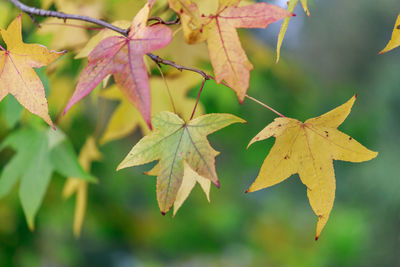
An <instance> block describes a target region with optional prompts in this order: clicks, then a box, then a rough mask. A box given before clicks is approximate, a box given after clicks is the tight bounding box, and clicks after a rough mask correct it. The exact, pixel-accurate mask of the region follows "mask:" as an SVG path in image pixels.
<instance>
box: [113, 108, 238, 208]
mask: <svg viewBox="0 0 400 267" xmlns="http://www.w3.org/2000/svg"><path fill="white" fill-rule="evenodd" d="M152 122H153V125H154V128H155V130H154V131H153V132H152V133H151V134H149V135H147V136H145V137H143V138H142V139H141V140H140V141H139V142H138V143H137V144H136V145H135V146H134V147H133V148H132V150H131V152H129V154H128V155H127V156H126V158H125V159H124V160H123V161H122V162H121V163H120V165H119V166H118V170H121V169H123V168H127V167H133V166H138V165H143V164H146V163H149V162H152V161H155V160H159V164H160V167H159V171H158V177H157V200H158V205H159V207H160V210H161V213H163V214H165V213H166V212H168V211H169V209H170V208H171V206H172V205H173V204H174V203H175V201H176V199H177V194H178V191H179V189H180V188H181V185H182V180H183V176H184V172H185V170H184V165H185V162H186V163H187V164H188V165H189V166H190V167H191V168H192V170H193V171H195V172H196V173H197V174H198V175H200V176H202V177H204V178H206V179H208V180H210V181H211V182H213V183H214V184H215V185H216V186H217V187H219V180H218V176H217V173H216V170H215V156H216V155H218V152H217V151H215V150H214V149H213V148H212V147H211V146H210V144H209V143H208V140H207V135H209V134H211V133H213V132H215V131H217V130H219V129H222V128H224V127H226V126H228V125H230V124H232V123H239V122H241V123H243V122H244V120H242V119H240V118H238V117H235V116H233V115H231V114H208V115H204V116H201V117H198V118H196V119H194V120H191V121H189V122H185V121H183V120H182V119H181V118H179V117H178V116H177V115H176V114H173V113H171V112H168V111H165V112H161V113H159V114H157V115H155V116H154V117H153V120H152Z"/></svg>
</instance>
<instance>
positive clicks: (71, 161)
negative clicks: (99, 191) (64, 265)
mask: <svg viewBox="0 0 400 267" xmlns="http://www.w3.org/2000/svg"><path fill="white" fill-rule="evenodd" d="M5 147H11V148H12V149H13V150H14V151H15V152H16V153H15V156H14V157H13V158H12V159H11V160H10V161H9V162H8V163H7V164H6V165H5V166H4V169H3V170H2V173H1V175H0V198H3V197H4V196H6V195H7V194H8V193H10V191H11V190H12V188H13V187H14V186H15V184H17V183H18V181H19V180H20V183H19V198H20V200H21V204H22V208H23V210H24V213H25V216H26V219H27V222H28V226H29V228H30V229H31V230H33V229H34V218H35V216H36V214H37V212H38V210H39V207H40V205H41V203H42V201H43V198H44V196H45V193H46V190H47V187H48V185H49V183H50V180H51V177H52V173H53V172H55V171H56V172H58V173H60V174H62V175H63V176H66V177H68V176H73V177H78V178H79V179H83V180H86V181H90V182H94V181H95V179H94V178H93V177H92V176H90V175H89V174H88V173H87V172H85V171H84V170H83V169H82V167H81V165H80V164H79V162H78V159H77V157H76V155H75V152H74V150H73V147H72V145H71V143H70V142H69V140H68V139H67V137H66V136H65V134H64V133H63V132H62V131H61V130H59V129H58V130H57V131H54V130H52V129H48V128H45V127H39V128H22V129H20V130H18V131H14V132H12V133H11V134H9V135H8V136H7V138H6V139H5V140H4V141H3V142H2V143H1V145H0V151H1V150H3V149H4V148H5Z"/></svg>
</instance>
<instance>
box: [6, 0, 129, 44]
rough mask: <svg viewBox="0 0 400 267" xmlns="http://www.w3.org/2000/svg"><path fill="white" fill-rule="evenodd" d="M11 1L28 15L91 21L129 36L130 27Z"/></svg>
mask: <svg viewBox="0 0 400 267" xmlns="http://www.w3.org/2000/svg"><path fill="white" fill-rule="evenodd" d="M9 1H10V2H11V3H12V4H13V5H15V6H16V7H18V8H19V9H21V11H22V12H25V13H27V14H28V15H36V16H40V17H54V18H59V19H63V20H64V22H65V21H67V20H68V19H72V20H80V21H87V22H90V23H93V24H97V25H100V26H103V27H105V28H108V29H110V30H113V31H115V32H118V33H120V34H122V35H123V36H128V33H129V29H121V28H119V27H116V26H114V25H112V24H110V23H108V22H105V21H103V20H99V19H95V18H91V17H88V16H81V15H74V14H66V13H63V12H58V11H51V10H44V9H40V8H35V7H30V6H27V5H25V4H23V3H21V2H20V1H19V0H9Z"/></svg>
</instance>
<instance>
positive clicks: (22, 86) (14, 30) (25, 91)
mask: <svg viewBox="0 0 400 267" xmlns="http://www.w3.org/2000/svg"><path fill="white" fill-rule="evenodd" d="M0 34H1V36H2V37H3V40H4V42H5V43H6V45H7V51H0V101H1V100H3V98H4V97H5V96H6V95H8V94H11V95H13V96H14V97H15V98H16V99H17V100H18V102H19V103H21V105H23V106H24V107H25V108H26V109H27V110H29V111H30V112H32V113H33V114H36V115H38V116H40V117H41V118H43V120H44V121H46V122H47V123H48V124H49V125H50V126H52V127H54V125H53V122H52V121H51V118H50V116H49V110H48V106H47V100H46V94H45V91H44V87H43V83H42V82H41V81H40V78H39V77H38V75H37V74H36V72H35V71H34V69H33V68H40V67H42V66H46V65H48V64H50V63H51V62H53V61H54V60H56V59H57V58H58V57H59V56H61V55H63V54H64V53H65V52H55V51H49V50H47V48H45V47H44V46H41V45H37V44H25V43H23V42H22V35H21V15H19V16H18V17H17V18H16V19H14V20H13V21H12V22H11V24H10V25H9V26H8V28H7V30H3V29H0Z"/></svg>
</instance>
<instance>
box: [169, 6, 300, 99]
mask: <svg viewBox="0 0 400 267" xmlns="http://www.w3.org/2000/svg"><path fill="white" fill-rule="evenodd" d="M239 2H240V0H219V7H218V10H217V12H216V13H215V14H210V15H207V16H206V15H204V14H200V12H199V9H198V7H197V5H196V4H195V3H194V2H192V1H191V0H169V5H170V7H171V8H172V9H173V10H174V11H175V12H176V13H178V14H179V15H180V17H181V20H182V24H183V25H182V27H183V31H184V34H185V39H186V42H188V43H189V44H196V43H200V42H203V41H207V44H208V52H209V55H210V60H211V64H212V66H213V69H214V73H215V77H216V81H217V82H218V83H220V82H222V81H225V82H226V83H228V84H229V85H230V87H232V88H233V90H234V91H235V92H236V95H237V97H238V99H239V101H240V102H243V100H244V98H245V95H246V92H247V89H248V87H249V80H250V71H251V70H252V69H253V65H252V64H251V63H250V61H249V60H248V59H247V56H246V53H245V51H244V50H243V48H242V46H241V43H240V40H239V36H238V34H237V31H236V29H237V28H266V27H268V25H269V24H270V23H273V22H275V21H278V20H280V19H283V18H285V17H289V16H291V15H292V14H291V13H290V12H287V11H285V10H284V9H282V8H280V7H278V6H274V5H270V4H266V3H257V4H252V5H247V6H243V7H239V6H238V4H239Z"/></svg>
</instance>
